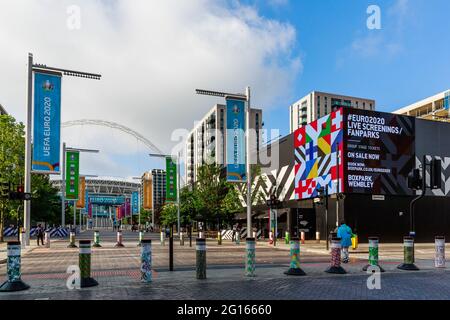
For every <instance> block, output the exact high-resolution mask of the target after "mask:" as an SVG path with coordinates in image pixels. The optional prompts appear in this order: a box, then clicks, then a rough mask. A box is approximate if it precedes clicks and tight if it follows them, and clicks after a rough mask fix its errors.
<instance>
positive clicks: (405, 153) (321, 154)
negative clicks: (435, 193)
mask: <svg viewBox="0 0 450 320" xmlns="http://www.w3.org/2000/svg"><path fill="white" fill-rule="evenodd" d="M414 140H415V119H414V118H413V117H408V116H402V115H396V114H391V113H384V112H374V111H368V110H360V109H353V108H340V109H337V110H336V111H334V112H332V113H331V114H329V115H327V116H325V117H322V118H320V119H318V120H316V121H314V122H311V123H309V124H307V125H306V126H303V127H301V128H299V129H298V130H296V131H295V133H294V149H295V150H294V152H295V157H294V158H295V198H296V199H297V200H302V199H311V198H315V197H317V196H318V189H319V188H322V187H328V194H335V193H337V191H338V190H339V192H340V193H342V192H344V193H366V194H381V195H410V194H412V192H411V190H410V189H409V188H408V184H407V177H408V174H409V173H410V172H411V171H412V169H413V168H414V164H415V141H414Z"/></svg>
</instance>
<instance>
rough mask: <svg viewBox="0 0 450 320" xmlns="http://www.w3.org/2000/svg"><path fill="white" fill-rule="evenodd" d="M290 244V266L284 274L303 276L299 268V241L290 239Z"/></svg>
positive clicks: (303, 273)
mask: <svg viewBox="0 0 450 320" xmlns="http://www.w3.org/2000/svg"><path fill="white" fill-rule="evenodd" d="M290 243H291V251H290V255H291V264H290V266H289V270H288V271H286V272H285V274H287V275H290V276H305V275H306V273H305V272H304V271H303V270H302V269H301V268H300V241H299V240H298V238H292V239H291V241H290Z"/></svg>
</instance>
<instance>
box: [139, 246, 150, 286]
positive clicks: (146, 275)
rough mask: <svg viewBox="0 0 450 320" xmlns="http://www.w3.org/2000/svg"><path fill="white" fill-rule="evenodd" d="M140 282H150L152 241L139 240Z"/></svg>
mask: <svg viewBox="0 0 450 320" xmlns="http://www.w3.org/2000/svg"><path fill="white" fill-rule="evenodd" d="M141 282H145V283H150V282H152V240H150V239H142V240H141Z"/></svg>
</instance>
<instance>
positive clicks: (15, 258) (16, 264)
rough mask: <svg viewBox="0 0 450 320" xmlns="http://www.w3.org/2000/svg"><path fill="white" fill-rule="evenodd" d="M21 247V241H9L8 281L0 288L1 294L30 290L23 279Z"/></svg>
mask: <svg viewBox="0 0 450 320" xmlns="http://www.w3.org/2000/svg"><path fill="white" fill-rule="evenodd" d="M20 255H21V245H20V242H19V241H9V242H8V244H7V261H6V274H7V277H8V279H7V280H6V281H5V282H4V283H3V284H2V285H1V286H0V292H11V291H21V290H27V289H29V288H30V286H29V285H27V284H26V283H24V282H23V281H22V279H21V276H22V274H21V272H20V267H21V259H20Z"/></svg>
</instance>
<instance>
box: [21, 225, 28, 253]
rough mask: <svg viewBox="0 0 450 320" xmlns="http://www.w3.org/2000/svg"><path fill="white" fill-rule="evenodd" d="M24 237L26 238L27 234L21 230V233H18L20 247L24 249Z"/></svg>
mask: <svg viewBox="0 0 450 320" xmlns="http://www.w3.org/2000/svg"><path fill="white" fill-rule="evenodd" d="M26 237H27V233H26V232H25V230H24V229H22V231H21V232H20V241H19V242H20V244H21V245H20V247H21V248H23V249H25V247H26V246H25V243H26Z"/></svg>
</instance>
